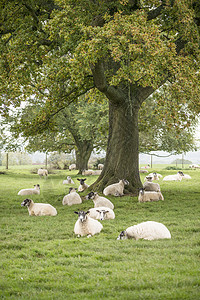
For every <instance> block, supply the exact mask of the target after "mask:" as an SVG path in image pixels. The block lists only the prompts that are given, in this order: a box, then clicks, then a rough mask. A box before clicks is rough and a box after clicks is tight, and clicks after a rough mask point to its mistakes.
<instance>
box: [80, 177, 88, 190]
mask: <svg viewBox="0 0 200 300" xmlns="http://www.w3.org/2000/svg"><path fill="white" fill-rule="evenodd" d="M77 180H78V181H80V185H79V187H78V192H83V191H85V190H86V189H87V188H88V187H89V185H87V184H86V183H85V180H86V178H85V179H79V178H77Z"/></svg>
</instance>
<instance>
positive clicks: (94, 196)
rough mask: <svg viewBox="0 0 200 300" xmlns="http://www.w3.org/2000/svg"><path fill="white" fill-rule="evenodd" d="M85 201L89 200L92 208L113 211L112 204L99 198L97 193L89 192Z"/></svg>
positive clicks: (103, 198) (105, 199)
mask: <svg viewBox="0 0 200 300" xmlns="http://www.w3.org/2000/svg"><path fill="white" fill-rule="evenodd" d="M85 199H86V200H89V199H91V200H92V201H93V202H94V207H95V208H96V207H101V206H104V207H109V208H110V209H114V205H113V204H112V202H111V201H110V200H108V199H107V198H105V197H101V196H99V195H98V194H97V193H94V192H90V193H89V194H88V195H87V196H86V197H85Z"/></svg>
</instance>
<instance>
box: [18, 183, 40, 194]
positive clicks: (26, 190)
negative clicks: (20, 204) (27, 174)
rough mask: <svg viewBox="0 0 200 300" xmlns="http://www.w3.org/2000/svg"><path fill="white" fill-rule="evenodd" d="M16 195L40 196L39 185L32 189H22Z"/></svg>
mask: <svg viewBox="0 0 200 300" xmlns="http://www.w3.org/2000/svg"><path fill="white" fill-rule="evenodd" d="M17 195H20V196H25V195H40V185H39V184H35V185H34V188H33V189H31V188H30V189H22V190H20V191H19V192H18V194H17Z"/></svg>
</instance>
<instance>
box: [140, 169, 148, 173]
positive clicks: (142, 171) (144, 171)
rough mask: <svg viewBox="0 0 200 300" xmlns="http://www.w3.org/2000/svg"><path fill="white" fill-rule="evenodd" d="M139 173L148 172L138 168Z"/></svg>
mask: <svg viewBox="0 0 200 300" xmlns="http://www.w3.org/2000/svg"><path fill="white" fill-rule="evenodd" d="M139 173H149V172H148V171H147V170H139Z"/></svg>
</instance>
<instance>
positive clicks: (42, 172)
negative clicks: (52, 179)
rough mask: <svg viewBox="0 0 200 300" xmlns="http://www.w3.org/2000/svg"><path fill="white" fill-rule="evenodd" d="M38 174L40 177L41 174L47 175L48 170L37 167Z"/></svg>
mask: <svg viewBox="0 0 200 300" xmlns="http://www.w3.org/2000/svg"><path fill="white" fill-rule="evenodd" d="M37 173H38V175H39V176H40V178H41V177H42V176H46V177H47V176H48V171H47V170H46V169H43V168H41V169H38V172H37Z"/></svg>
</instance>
